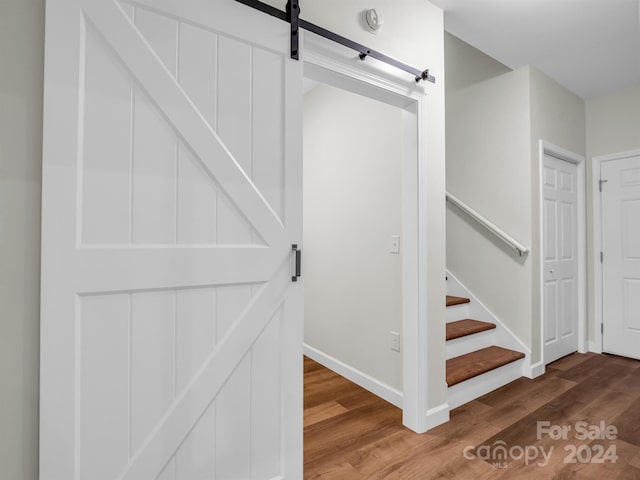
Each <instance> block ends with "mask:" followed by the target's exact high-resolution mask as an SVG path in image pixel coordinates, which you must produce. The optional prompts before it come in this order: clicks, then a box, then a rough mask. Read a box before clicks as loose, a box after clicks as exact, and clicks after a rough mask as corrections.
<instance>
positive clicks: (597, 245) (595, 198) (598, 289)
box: [589, 150, 640, 353]
mask: <svg viewBox="0 0 640 480" xmlns="http://www.w3.org/2000/svg"><path fill="white" fill-rule="evenodd" d="M638 155H640V150H630V151H627V152H619V153H612V154H609V155H598V156H597V157H593V159H592V161H591V179H592V182H591V191H592V195H591V209H592V212H593V230H592V231H591V240H592V242H593V254H592V257H591V265H592V267H593V325H592V326H593V332H594V336H593V340H592V341H590V342H589V350H590V351H592V352H596V353H602V351H603V345H602V342H603V335H602V330H601V328H602V327H601V325H602V322H603V311H602V295H603V291H602V262H601V261H600V252H601V251H602V202H601V200H602V199H601V197H600V184H599V181H600V168H601V166H602V163H603V162H611V161H614V160H624V159H625V158H631V157H637V156H638Z"/></svg>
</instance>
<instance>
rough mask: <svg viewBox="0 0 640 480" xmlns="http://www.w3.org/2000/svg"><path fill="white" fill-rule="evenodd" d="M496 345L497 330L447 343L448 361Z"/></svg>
mask: <svg viewBox="0 0 640 480" xmlns="http://www.w3.org/2000/svg"><path fill="white" fill-rule="evenodd" d="M495 344H496V335H495V329H493V330H487V331H484V332H480V333H474V334H473V335H467V336H466V337H460V338H456V339H455V340H449V341H447V360H449V359H450V358H454V357H459V356H460V355H465V354H467V353H471V352H475V351H477V350H481V349H483V348H487V347H491V346H493V345H495Z"/></svg>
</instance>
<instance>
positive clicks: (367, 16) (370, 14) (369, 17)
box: [363, 8, 384, 33]
mask: <svg viewBox="0 0 640 480" xmlns="http://www.w3.org/2000/svg"><path fill="white" fill-rule="evenodd" d="M363 17H364V25H365V27H367V30H369V31H370V32H371V33H377V32H378V30H380V28H381V27H382V24H383V23H384V18H382V14H381V13H380V12H379V11H378V10H376V9H375V8H370V9H369V10H365V11H364V13H363Z"/></svg>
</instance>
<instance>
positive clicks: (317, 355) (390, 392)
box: [304, 343, 449, 426]
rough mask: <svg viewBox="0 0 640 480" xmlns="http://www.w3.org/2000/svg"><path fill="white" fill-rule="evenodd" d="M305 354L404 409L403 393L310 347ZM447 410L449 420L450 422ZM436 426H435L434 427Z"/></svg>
mask: <svg viewBox="0 0 640 480" xmlns="http://www.w3.org/2000/svg"><path fill="white" fill-rule="evenodd" d="M304 354H305V355H306V356H307V357H309V358H310V359H311V360H314V361H316V362H318V363H319V364H320V365H323V366H325V367H327V368H328V369H329V370H333V371H334V372H336V373H337V374H339V375H342V376H343V377H344V378H346V379H347V380H350V381H352V382H353V383H355V384H356V385H359V386H361V387H362V388H364V389H365V390H368V391H370V392H371V393H373V394H374V395H377V396H378V397H380V398H382V399H383V400H386V401H387V402H389V403H390V404H392V405H395V406H396V407H398V408H402V392H401V391H399V390H397V389H395V388H393V387H391V386H389V385H387V384H386V383H383V382H381V381H379V380H376V379H375V378H373V377H371V376H369V375H367V374H366V373H363V372H361V371H360V370H358V369H356V368H353V367H351V366H349V365H347V364H346V363H344V362H341V361H340V360H338V359H336V358H333V357H332V356H330V355H327V354H326V353H323V352H321V351H320V350H318V349H316V348H313V347H312V346H310V345H307V344H306V343H305V344H304ZM448 419H449V418H448V410H447V420H448ZM434 426H435V425H434Z"/></svg>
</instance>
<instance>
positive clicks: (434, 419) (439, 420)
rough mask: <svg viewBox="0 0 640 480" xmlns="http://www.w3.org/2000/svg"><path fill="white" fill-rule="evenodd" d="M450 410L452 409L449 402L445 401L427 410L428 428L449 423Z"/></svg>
mask: <svg viewBox="0 0 640 480" xmlns="http://www.w3.org/2000/svg"><path fill="white" fill-rule="evenodd" d="M450 411H451V409H450V408H449V404H448V403H443V404H442V405H438V406H437V407H434V408H430V409H429V410H427V430H431V429H432V428H435V427H437V426H438V425H442V424H443V423H447V422H448V421H449V412H450Z"/></svg>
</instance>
